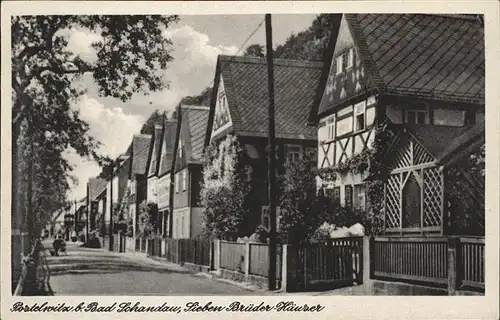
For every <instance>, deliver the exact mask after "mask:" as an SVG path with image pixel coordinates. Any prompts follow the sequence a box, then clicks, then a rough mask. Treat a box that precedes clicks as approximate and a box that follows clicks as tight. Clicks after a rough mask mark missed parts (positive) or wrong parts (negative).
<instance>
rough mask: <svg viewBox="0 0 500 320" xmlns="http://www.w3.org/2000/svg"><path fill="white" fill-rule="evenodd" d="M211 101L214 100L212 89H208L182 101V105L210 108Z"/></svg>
mask: <svg viewBox="0 0 500 320" xmlns="http://www.w3.org/2000/svg"><path fill="white" fill-rule="evenodd" d="M210 99H212V87H206V88H205V90H203V91H202V92H201V93H200V94H199V95H197V96H187V97H184V98H182V99H181V101H180V104H183V105H194V106H210Z"/></svg>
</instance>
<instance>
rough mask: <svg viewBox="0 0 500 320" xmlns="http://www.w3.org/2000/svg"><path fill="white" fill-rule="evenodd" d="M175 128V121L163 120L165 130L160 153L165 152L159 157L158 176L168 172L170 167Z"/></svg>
mask: <svg viewBox="0 0 500 320" xmlns="http://www.w3.org/2000/svg"><path fill="white" fill-rule="evenodd" d="M176 130H177V121H175V120H167V121H165V130H164V132H163V141H162V143H163V146H162V148H161V149H162V153H163V152H164V151H163V150H165V153H164V154H163V156H162V157H161V158H160V170H159V172H158V176H162V175H164V174H165V173H167V172H169V171H170V169H171V168H172V161H173V159H172V158H173V152H174V147H175V135H176V132H177V131H176Z"/></svg>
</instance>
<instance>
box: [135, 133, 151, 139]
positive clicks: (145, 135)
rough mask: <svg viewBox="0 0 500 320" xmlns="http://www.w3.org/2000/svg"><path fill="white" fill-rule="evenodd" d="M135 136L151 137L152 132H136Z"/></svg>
mask: <svg viewBox="0 0 500 320" xmlns="http://www.w3.org/2000/svg"><path fill="white" fill-rule="evenodd" d="M134 137H139V138H151V135H150V134H147V133H136V134H134Z"/></svg>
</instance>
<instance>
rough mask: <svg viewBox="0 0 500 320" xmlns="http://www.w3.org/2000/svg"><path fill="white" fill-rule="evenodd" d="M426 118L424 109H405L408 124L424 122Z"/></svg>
mask: <svg viewBox="0 0 500 320" xmlns="http://www.w3.org/2000/svg"><path fill="white" fill-rule="evenodd" d="M426 118H427V112H426V111H419V110H408V111H406V123H409V124H425V123H426Z"/></svg>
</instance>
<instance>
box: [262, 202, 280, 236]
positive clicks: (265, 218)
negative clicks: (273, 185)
mask: <svg viewBox="0 0 500 320" xmlns="http://www.w3.org/2000/svg"><path fill="white" fill-rule="evenodd" d="M280 219H281V214H280V207H276V231H279V226H280ZM261 222H262V225H263V226H264V227H266V228H267V230H268V231H270V230H271V217H270V215H269V206H262V214H261Z"/></svg>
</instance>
